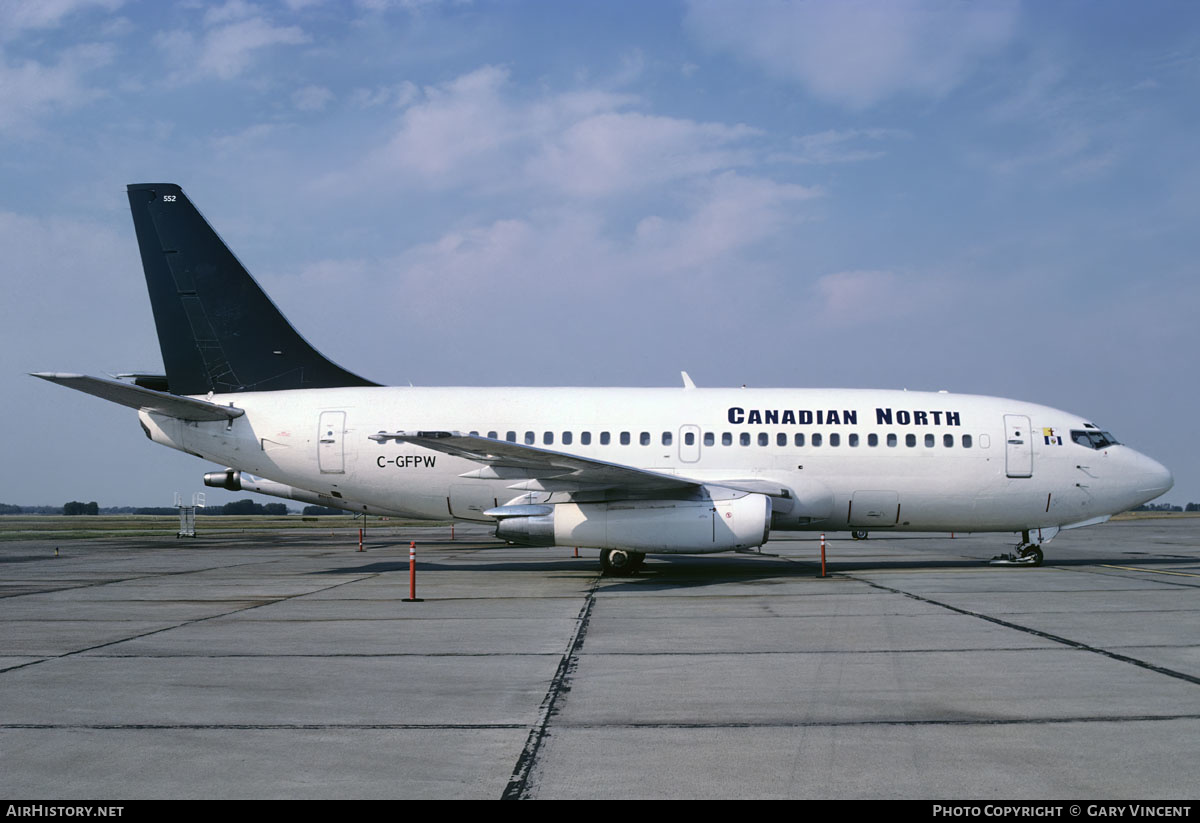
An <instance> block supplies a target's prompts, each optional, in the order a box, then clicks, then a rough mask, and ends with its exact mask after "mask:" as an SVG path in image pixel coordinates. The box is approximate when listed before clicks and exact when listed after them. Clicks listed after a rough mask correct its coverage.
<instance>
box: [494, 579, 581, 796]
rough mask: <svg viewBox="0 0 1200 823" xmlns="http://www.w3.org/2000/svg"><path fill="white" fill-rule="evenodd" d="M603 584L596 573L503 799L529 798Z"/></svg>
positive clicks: (568, 689)
mask: <svg viewBox="0 0 1200 823" xmlns="http://www.w3.org/2000/svg"><path fill="white" fill-rule="evenodd" d="M599 588H600V575H596V577H595V578H594V579H593V580H592V585H591V587H590V588H589V589H588V591H587V596H586V598H585V599H584V602H583V607H582V608H580V610H579V616H578V617H577V618H576V619H575V629H574V631H573V632H572V633H571V638H570V640H569V641H568V642H567V649H566V651H565V652H563V655H562V658H561V659H560V660H559V661H558V668H557V670H555V672H554V677H552V678H551V679H550V688H549V689H547V691H546V696H545V697H544V698H542V704H541V706H540V707H539V708H538V719H537V722H536V723H534V724H533V727H532V728H530V730H529V736H528V737H527V738H526V740H525V746H524V748H523V749H522V750H521V754H520V756H519V757H518V758H517V762H516V765H515V766H514V767H513V772H512V776H511V777H510V778H509V780H508V785H507V786H506V787H505V788H504V793H503V794H501V795H500V799H501V800H528V799H529V776H530V774H531V773H532V772H533V767H534V765H535V764H536V763H537V757H538V754H539V753H540V752H541V749H542V742H543V741H544V740H545V739H546V733H547V729H548V727H549V725H550V718H551V716H552V715H553V714H554V713H555V710H556V708H557V704H558V700H559V698H560V697H564V698H565V695H566V693H567V692H568V691H570V685H569V680H570V678H571V675H572V674H574V672H575V669H576V667H577V666H578V665H579V650H580V649H581V648H583V638H584V635H586V634H587V629H588V624H589V622H590V621H591V619H592V608H593V607H594V606H595V604H596V591H597V589H599Z"/></svg>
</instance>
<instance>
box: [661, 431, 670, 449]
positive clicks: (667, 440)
mask: <svg viewBox="0 0 1200 823" xmlns="http://www.w3.org/2000/svg"><path fill="white" fill-rule="evenodd" d="M662 444H663V445H664V446H669V445H671V433H670V432H663V436H662Z"/></svg>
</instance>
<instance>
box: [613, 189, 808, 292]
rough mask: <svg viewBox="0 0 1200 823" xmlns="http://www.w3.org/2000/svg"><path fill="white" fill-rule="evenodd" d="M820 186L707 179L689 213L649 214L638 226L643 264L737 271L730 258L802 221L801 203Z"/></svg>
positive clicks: (664, 270)
mask: <svg viewBox="0 0 1200 823" xmlns="http://www.w3.org/2000/svg"><path fill="white" fill-rule="evenodd" d="M817 196H820V191H819V190H817V189H814V188H807V187H805V186H797V185H795V184H790V183H778V182H775V181H773V180H766V179H761V178H753V177H743V176H741V175H738V174H736V173H734V172H725V173H723V174H720V175H718V176H717V177H715V178H714V179H712V180H711V181H707V182H706V183H705V184H703V192H702V193H701V195H700V196H699V197H697V198H696V205H695V207H694V208H693V209H692V210H691V211H689V212H688V213H687V214H686V215H685V216H683V217H681V218H677V219H668V218H663V217H659V216H652V217H647V218H645V219H643V220H641V221H640V222H639V223H638V226H637V229H636V245H635V253H636V254H638V255H640V256H643V258H644V259H643V261H642V264H641V265H640V266H639V268H643V269H645V270H646V271H647V272H649V273H651V274H652V275H656V274H668V273H675V272H687V271H691V272H696V271H700V270H704V271H725V272H729V271H737V270H738V267H737V266H736V265H732V262H733V261H732V258H733V257H734V256H735V255H736V254H737V253H739V252H741V251H742V250H744V249H746V248H748V247H750V246H753V245H755V244H757V243H760V242H762V241H764V240H767V239H768V238H770V237H772V236H774V235H776V234H777V233H779V232H780V231H781V230H782V229H783V228H784V227H785V226H787V225H789V224H791V223H795V222H799V221H800V220H801V219H803V215H802V214H801V213H800V212H798V210H797V205H798V204H799V203H801V202H803V201H805V200H809V199H812V198H814V197H817Z"/></svg>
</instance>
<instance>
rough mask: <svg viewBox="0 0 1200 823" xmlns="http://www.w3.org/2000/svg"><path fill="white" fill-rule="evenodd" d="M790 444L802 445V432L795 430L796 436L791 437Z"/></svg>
mask: <svg viewBox="0 0 1200 823" xmlns="http://www.w3.org/2000/svg"><path fill="white" fill-rule="evenodd" d="M792 445H794V446H803V445H804V432H796V436H795V437H793V438H792Z"/></svg>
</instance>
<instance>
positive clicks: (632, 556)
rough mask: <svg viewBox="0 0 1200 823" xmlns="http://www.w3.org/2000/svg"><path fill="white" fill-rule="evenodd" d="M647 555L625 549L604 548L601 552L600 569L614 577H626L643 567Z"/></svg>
mask: <svg viewBox="0 0 1200 823" xmlns="http://www.w3.org/2000/svg"><path fill="white" fill-rule="evenodd" d="M645 560H646V555H645V554H644V553H642V552H630V551H625V550H624V549H604V550H603V551H601V552H600V570H601V571H602V572H603V573H604V574H610V575H612V576H614V577H626V576H628V575H631V574H634V573H635V572H637V570H638V569H640V568H641V567H642V563H643V562H645Z"/></svg>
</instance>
